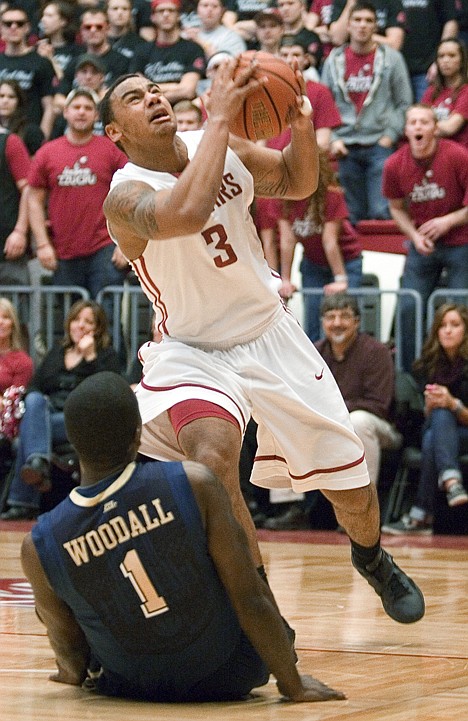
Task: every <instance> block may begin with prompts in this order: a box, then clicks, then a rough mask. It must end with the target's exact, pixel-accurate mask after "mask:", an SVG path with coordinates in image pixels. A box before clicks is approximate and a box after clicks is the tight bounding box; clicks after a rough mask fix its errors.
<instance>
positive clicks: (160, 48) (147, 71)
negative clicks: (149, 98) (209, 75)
mask: <svg viewBox="0 0 468 721" xmlns="http://www.w3.org/2000/svg"><path fill="white" fill-rule="evenodd" d="M130 72H133V73H138V72H140V73H144V75H146V77H147V78H149V79H150V80H152V81H153V82H155V83H178V82H180V80H181V79H182V76H183V75H185V74H186V73H198V74H199V75H200V76H201V77H203V75H204V72H205V53H204V52H203V48H202V47H201V45H199V44H198V43H194V42H193V41H192V40H185V39H183V38H179V40H177V42H175V43H173V44H172V45H157V44H156V43H145V45H144V46H143V47H141V48H137V50H136V51H135V55H134V56H133V60H132V61H131V63H130Z"/></svg>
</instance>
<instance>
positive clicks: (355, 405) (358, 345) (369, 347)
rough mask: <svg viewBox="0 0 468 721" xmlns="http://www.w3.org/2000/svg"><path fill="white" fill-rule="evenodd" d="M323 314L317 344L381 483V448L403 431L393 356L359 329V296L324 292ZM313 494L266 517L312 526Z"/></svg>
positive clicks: (283, 526)
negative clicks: (396, 415)
mask: <svg viewBox="0 0 468 721" xmlns="http://www.w3.org/2000/svg"><path fill="white" fill-rule="evenodd" d="M320 315H321V318H322V326H323V331H324V333H325V337H324V338H323V339H322V340H320V341H318V342H317V343H316V344H315V345H316V347H317V349H318V351H319V353H320V354H321V356H322V357H323V359H324V361H325V362H326V363H327V365H328V367H329V368H330V370H331V372H332V374H333V376H334V378H335V380H336V382H337V384H338V387H339V389H340V391H341V394H342V395H343V398H344V401H345V403H346V407H347V408H348V411H349V412H350V417H351V423H352V424H353V427H354V430H355V431H356V434H357V435H358V436H359V438H360V439H361V441H362V444H363V446H364V451H365V456H366V461H367V468H368V470H369V476H370V479H371V482H372V483H374V484H376V483H377V481H378V477H379V470H380V456H381V450H382V448H398V447H399V446H400V445H401V441H402V438H401V435H400V434H399V433H398V431H397V430H396V428H395V427H394V426H393V425H392V423H391V418H390V412H391V411H390V409H391V407H392V403H393V398H394V387H395V374H394V367H393V359H392V355H391V352H390V350H389V349H388V348H387V346H386V345H384V344H383V343H380V341H378V340H376V339H375V338H373V337H372V336H370V335H368V334H367V333H362V332H360V330H359V324H360V312H359V306H358V303H357V301H356V298H355V297H354V296H352V295H348V294H347V293H335V295H329V296H327V297H325V298H324V300H323V302H322V305H321V308H320ZM312 499H313V496H311V494H306V499H305V501H303V502H300V503H299V504H297V505H296V504H294V505H293V506H291V507H290V508H289V509H288V510H287V511H286V513H285V514H283V515H282V516H277V517H276V518H271V519H269V520H268V521H266V522H265V528H269V529H270V530H293V529H295V528H308V527H310V518H309V516H310V509H311V505H312V504H313V500H312Z"/></svg>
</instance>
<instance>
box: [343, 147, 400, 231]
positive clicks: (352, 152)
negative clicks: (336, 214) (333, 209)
mask: <svg viewBox="0 0 468 721" xmlns="http://www.w3.org/2000/svg"><path fill="white" fill-rule="evenodd" d="M347 150H348V155H347V156H346V157H345V158H340V160H339V164H338V172H339V177H340V183H341V185H342V186H343V189H344V193H345V198H346V203H347V205H348V210H349V217H350V220H351V223H352V224H353V225H356V223H357V222H358V221H359V220H369V219H374V220H377V219H378V220H388V219H389V218H390V211H389V209H388V202H387V199H386V198H384V197H383V195H382V173H383V167H384V163H385V161H386V160H387V158H388V157H389V156H390V155H391V154H392V153H393V148H383V147H382V146H381V145H379V144H378V143H376V144H375V145H366V146H364V145H348V146H347Z"/></svg>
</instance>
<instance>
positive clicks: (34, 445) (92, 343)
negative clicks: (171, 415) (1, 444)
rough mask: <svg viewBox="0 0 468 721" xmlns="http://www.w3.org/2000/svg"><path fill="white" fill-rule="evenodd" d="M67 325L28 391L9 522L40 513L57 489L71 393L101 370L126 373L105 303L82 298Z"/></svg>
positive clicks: (12, 487)
mask: <svg viewBox="0 0 468 721" xmlns="http://www.w3.org/2000/svg"><path fill="white" fill-rule="evenodd" d="M64 326H65V335H64V338H63V340H62V342H61V343H58V344H56V345H55V346H54V347H53V348H52V349H51V350H50V351H49V353H47V355H46V356H45V357H44V359H43V361H42V363H41V364H40V366H39V367H38V368H37V370H36V372H35V374H34V377H33V379H32V381H31V384H30V385H29V387H28V389H27V394H26V398H25V414H24V416H23V419H22V421H21V425H20V432H19V446H18V453H17V457H16V462H15V474H14V478H13V481H12V484H11V488H10V492H9V496H8V505H9V509H8V510H7V511H6V512H5V513H2V515H1V516H0V518H1V519H2V520H4V521H9V520H22V519H32V518H35V517H36V516H37V515H38V513H39V509H40V505H41V493H44V492H45V491H47V490H50V487H51V481H50V471H51V461H52V458H53V455H52V451H53V445H54V444H59V443H65V442H66V441H67V436H66V433H65V424H64V418H63V406H64V403H65V400H66V399H67V397H68V395H69V394H70V393H71V391H72V390H73V389H74V388H76V386H77V385H78V384H79V383H81V381H82V380H84V379H85V378H87V377H88V376H90V375H92V374H93V373H98V371H103V370H108V371H115V373H120V364H119V359H118V356H117V354H116V352H115V350H114V349H113V348H112V346H111V340H110V337H109V334H108V331H107V318H106V314H105V313H104V311H103V309H102V308H101V306H100V305H98V304H97V303H95V302H94V301H90V300H79V301H78V302H77V303H75V304H74V305H73V306H72V307H71V309H70V312H69V313H68V316H67V318H66V320H65V324H64Z"/></svg>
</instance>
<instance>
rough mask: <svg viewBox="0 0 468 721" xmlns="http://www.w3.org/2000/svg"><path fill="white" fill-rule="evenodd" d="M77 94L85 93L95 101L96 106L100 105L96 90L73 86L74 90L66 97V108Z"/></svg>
mask: <svg viewBox="0 0 468 721" xmlns="http://www.w3.org/2000/svg"><path fill="white" fill-rule="evenodd" d="M77 95H78V96H80V95H85V96H86V97H88V98H89V99H90V100H92V102H93V103H94V105H95V106H96V107H98V105H99V98H98V96H97V94H96V93H95V92H94V90H90V88H81V87H78V88H73V90H71V91H70V92H69V93H68V95H67V97H66V99H65V107H66V108H67V107H68V106H69V105H70V103H71V101H72V100H74V99H75V98H76V96H77Z"/></svg>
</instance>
